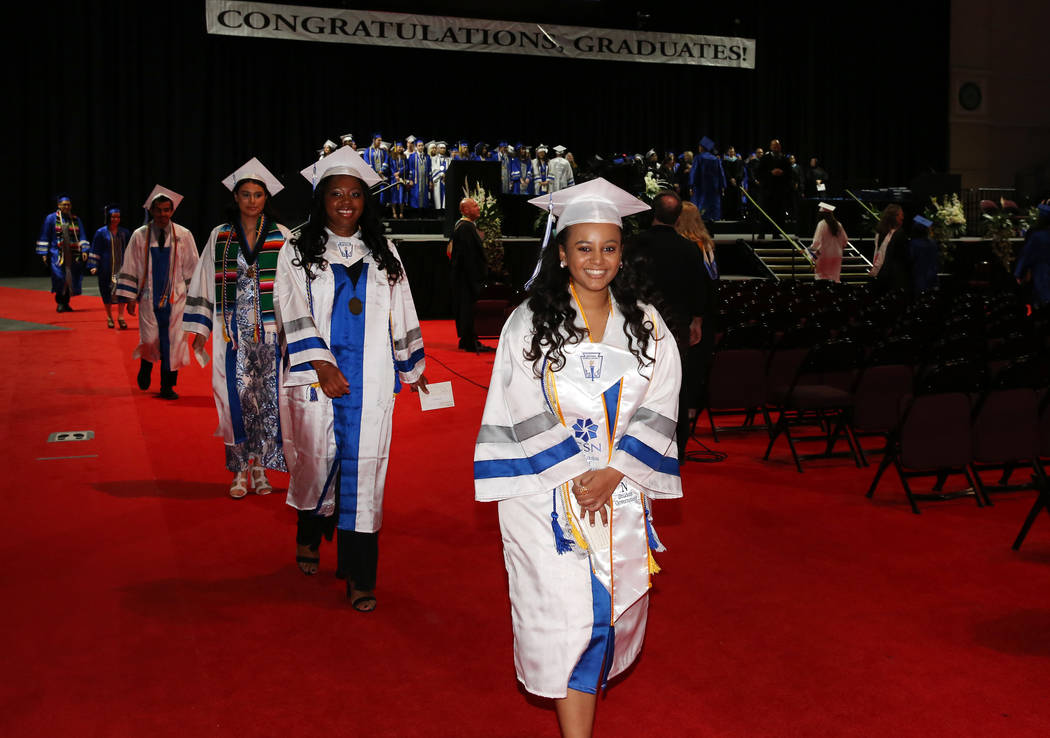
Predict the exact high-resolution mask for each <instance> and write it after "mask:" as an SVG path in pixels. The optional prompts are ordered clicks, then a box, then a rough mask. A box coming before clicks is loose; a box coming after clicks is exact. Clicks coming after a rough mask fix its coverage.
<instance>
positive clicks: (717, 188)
mask: <svg viewBox="0 0 1050 738" xmlns="http://www.w3.org/2000/svg"><path fill="white" fill-rule="evenodd" d="M690 176H691V184H692V185H693V204H694V205H696V207H698V208H699V209H700V211H701V212H702V213H703V214H704V220H721V219H722V190H724V189H725V187H726V175H725V170H723V169H722V162H721V160H719V158H718V157H717V156H715V155H714V154H712V153H710V152H708V151H704V152H703V153H701V154H700V156H697V157H695V158H694V159H693V171H692V172H691V173H690Z"/></svg>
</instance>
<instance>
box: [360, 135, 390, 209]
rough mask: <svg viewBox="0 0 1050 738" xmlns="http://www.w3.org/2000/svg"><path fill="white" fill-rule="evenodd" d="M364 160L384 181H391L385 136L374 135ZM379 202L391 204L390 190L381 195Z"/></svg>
mask: <svg viewBox="0 0 1050 738" xmlns="http://www.w3.org/2000/svg"><path fill="white" fill-rule="evenodd" d="M362 158H364V160H365V161H366V162H368V166H370V167H372V171H374V172H375V173H376V174H377V175H379V176H380V177H382V178H383V179H386V180H389V179H390V153H389V150H388V149H387V146H386V144H384V143H383V134H382V133H379V132H376V133H373V134H372V144H371V145H370V146H369V147H368V148H367V149H365V151H364V153H363V154H362ZM379 202H380V204H382V205H386V204H387V203H388V202H390V192H389V190H384V191H383V192H381V193H379Z"/></svg>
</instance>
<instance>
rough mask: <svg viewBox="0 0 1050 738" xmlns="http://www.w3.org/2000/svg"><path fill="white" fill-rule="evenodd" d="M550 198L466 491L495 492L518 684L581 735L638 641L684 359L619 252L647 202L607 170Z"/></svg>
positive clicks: (502, 345) (482, 495) (671, 463)
mask: <svg viewBox="0 0 1050 738" xmlns="http://www.w3.org/2000/svg"><path fill="white" fill-rule="evenodd" d="M550 199H551V200H552V201H553V207H552V215H556V216H558V225H557V228H556V229H555V233H556V240H555V243H556V247H555V245H554V244H547V245H545V247H544V249H543V251H542V252H541V256H540V263H539V265H538V268H537V272H536V275H535V277H534V279H533V280H532V283H531V287H530V291H529V298H528V300H527V301H526V302H525V303H524V304H522V305H521V306H519V307H518V308H517V309H516V310H515V311H514V313H513V314H512V315H511V316H510V318H509V319H508V320H507V323H506V325H505V326H504V329H503V333H502V335H501V336H500V341H499V348H498V349H497V350H496V360H495V363H494V365H493V369H492V381H491V382H490V385H489V394H488V397H487V399H486V403H485V412H484V416H483V418H482V426H481V430H480V431H479V433H478V438H477V443H476V445H475V451H474V480H475V498H476V499H477V500H479V501H483V502H487V501H498V502H499V520H500V529H501V533H502V538H503V548H504V557H505V559H506V563H507V578H508V582H509V585H510V599H511V602H512V603H513V606H512V607H511V621H512V625H513V629H514V649H515V659H514V662H515V667H516V669H517V676H518V680H519V681H520V682H521V683H522V684H523V685H524V687H525V689H527V690H528V691H529V692H532V693H533V694H536V695H540V696H542V697H549V698H552V699H553V700H554V705H555V711H556V713H557V716H558V722H559V725H560V728H561V731H562V735H564V736H589V735H590V734H591V728H592V725H593V721H594V712H595V707H596V704H597V699H596V695H597V692H598V690H599V689H601V687H602V686H603V685H604V684H605V682H606V680H607V679H609V678H610V677H613V676H616V675H617V674H620V673H622V672H623V671H624V670H626V669H627V668H628V667H629V666H630V665H631V664H632V663H633V662H634V660H635V658H637V656H638V654H639V652H640V651H641V647H642V640H643V637H644V634H645V627H646V619H647V613H648V598H649V577H650V574H652V573H654V572H655V571H657V570H658V567H656V565H655V561H654V560H653V558H652V554H651V552H650V547H652V549H653V550H657V551H659V550H662V547H661V546H660V543H659V539H657V538H656V535H655V533H654V532H653V529H652V527H651V525H650V512H649V509H650V500H652V499H659V498H670V497H680V496H681V494H682V489H681V480H680V478H679V475H678V463H677V458H676V455H675V440H674V433H675V420H674V418H675V417H676V415H677V401H678V392H679V383H680V381H681V365H680V362H679V359H678V349H677V345H676V343H675V340H674V337H673V335H671V333H670V332H669V331H668V328H667V326H666V325H665V323H664V321H663V319H662V318H661V317H660V314H659V312H657V310H656V309H654V308H653V306H652V305H651V304H649V302H648V300H649V297H648V290H647V288H646V287H645V286H644V284H643V280H642V279H641V277H640V275H639V274H637V273H636V271H635V269H634V268H633V262H632V260H630V259H626V260H625V259H624V251H623V243H622V221H621V218H622V217H624V216H626V215H629V214H632V213H637V212H640V211H641V210H644V209H647V208H648V206H647V205H645V203H643V202H641V201H640V200H637V199H636V198H634V197H632V196H631V195H629V194H627V193H626V192H624V191H623V190H620V189H619V188H617V187H614V186H613V185H611V184H609V183H608V182H606V181H605V180H603V179H598V180H592V181H591V182H587V183H585V184H582V185H577V186H575V187H569V188H567V189H564V190H559V191H558V192H556V193H554V195H553V196H552V197H551V198H550ZM532 202H533V204H536V205H538V206H540V207H543V208H546V207H547V206H548V198H547V197H546V196H544V197H540V198H536V199H534V200H532Z"/></svg>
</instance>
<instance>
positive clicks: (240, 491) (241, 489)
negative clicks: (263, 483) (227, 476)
mask: <svg viewBox="0 0 1050 738" xmlns="http://www.w3.org/2000/svg"><path fill="white" fill-rule="evenodd" d="M246 494H248V472H246V471H239V472H237V474H236V475H234V477H233V484H231V485H230V497H232V498H233V499H235V500H239V499H241V498H242V497H244V496H245V495H246Z"/></svg>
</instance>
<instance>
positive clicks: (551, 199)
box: [529, 177, 649, 233]
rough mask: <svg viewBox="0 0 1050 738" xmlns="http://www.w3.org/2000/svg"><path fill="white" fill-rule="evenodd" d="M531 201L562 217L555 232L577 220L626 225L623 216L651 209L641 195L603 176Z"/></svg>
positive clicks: (559, 218) (579, 221)
mask: <svg viewBox="0 0 1050 738" xmlns="http://www.w3.org/2000/svg"><path fill="white" fill-rule="evenodd" d="M529 202H530V203H531V204H533V205H535V206H536V207H538V208H543V209H544V210H548V209H549V210H550V211H551V212H552V213H553V214H554V216H555V217H556V218H557V219H558V227H557V229H556V230H555V233H558V232H560V231H561V230H562V229H563V228H566V227H567V226H571V225H574V224H576V223H612V224H614V225H617V226H620V227H622V226H623V220H622V219H623V218H625V217H627V216H628V215H634V214H635V213H640V212H642V211H644V210H648V209H649V206H648V205H646V204H645V203H644V202H642V201H641V200H639V199H638V198H637V197H635V196H634V195H631V194H630V193H628V192H625V191H624V190H621V189H620V188H619V187H617V186H616V185H614V184H612V183H611V182H609V181H608V180H606V179H603V178H601V177H598V178H597V179H592V180H591V181H589V182H584V183H583V184H578V185H575V186H573V187H567V188H565V189H564V190H558V191H557V192H554V193H552V194H550V195H543V196H541V197H534V198H532V199H531V200H529Z"/></svg>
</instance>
